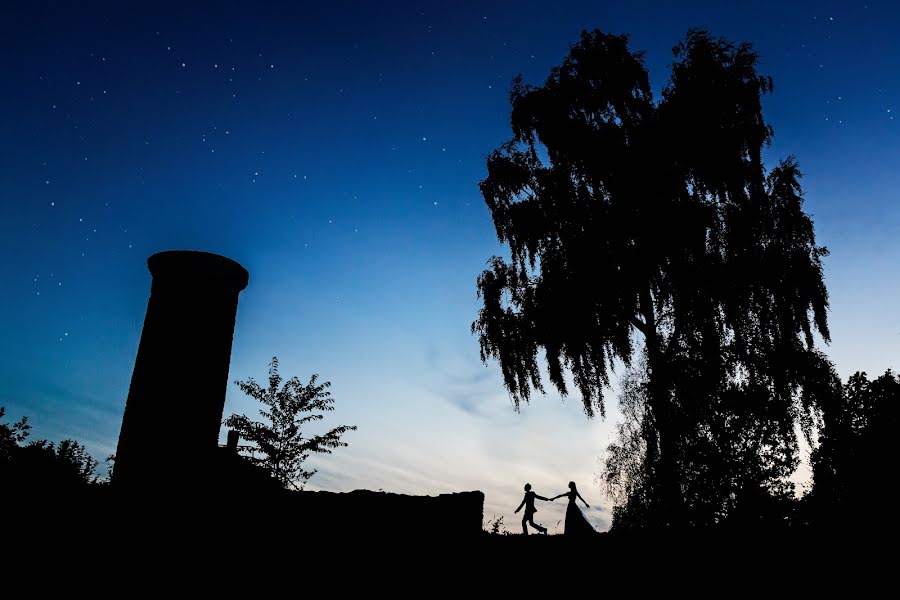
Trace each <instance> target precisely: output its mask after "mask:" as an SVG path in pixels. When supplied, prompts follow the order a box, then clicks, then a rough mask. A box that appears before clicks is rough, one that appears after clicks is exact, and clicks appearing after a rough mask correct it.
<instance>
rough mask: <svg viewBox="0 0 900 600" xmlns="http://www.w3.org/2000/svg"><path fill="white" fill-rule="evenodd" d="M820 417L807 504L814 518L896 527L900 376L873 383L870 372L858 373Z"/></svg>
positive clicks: (890, 374)
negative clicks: (841, 518) (843, 517)
mask: <svg viewBox="0 0 900 600" xmlns="http://www.w3.org/2000/svg"><path fill="white" fill-rule="evenodd" d="M819 417H820V419H821V422H820V424H819V425H820V428H819V432H820V434H819V440H818V441H819V443H818V445H817V447H816V448H815V450H814V451H813V453H812V460H811V462H812V469H813V489H812V492H811V493H810V494H809V497H808V498H806V499H805V500H806V501H807V504H809V505H810V507H811V509H812V518H813V519H814V520H817V521H819V522H826V523H827V522H829V521H830V520H831V519H833V518H834V516H835V515H836V514H843V515H848V514H849V515H851V517H852V518H853V519H856V520H861V521H863V522H868V523H870V522H872V521H882V525H883V524H884V523H883V521H884V520H885V519H888V520H889V521H890V522H892V523H894V524H896V523H897V522H898V519H897V517H896V516H895V513H896V511H895V507H894V504H895V502H896V492H897V487H898V484H897V482H896V478H895V477H894V476H893V472H894V471H895V469H896V465H897V462H898V460H900V447H898V446H897V442H896V432H897V430H898V427H900V376H898V375H896V374H894V373H893V372H892V371H891V370H888V371H887V372H885V373H884V374H883V375H881V376H880V377H876V378H875V379H872V380H869V378H868V376H867V375H866V373H864V372H857V373H855V374H853V375H852V376H850V378H848V380H847V382H846V383H845V384H844V385H843V387H842V388H840V393H838V394H835V395H832V396H831V397H830V398H829V401H828V402H827V403H823V405H822V407H821V411H820V412H819Z"/></svg>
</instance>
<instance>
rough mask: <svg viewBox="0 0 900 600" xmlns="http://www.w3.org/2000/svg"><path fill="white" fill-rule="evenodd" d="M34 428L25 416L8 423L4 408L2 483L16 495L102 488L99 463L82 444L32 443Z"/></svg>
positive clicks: (0, 418)
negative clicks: (100, 486)
mask: <svg viewBox="0 0 900 600" xmlns="http://www.w3.org/2000/svg"><path fill="white" fill-rule="evenodd" d="M30 430H31V425H30V424H29V423H28V417H27V416H24V417H22V418H21V419H20V420H18V421H15V422H7V418H6V409H5V408H4V407H2V406H0V483H2V487H3V489H4V490H7V491H10V492H12V493H17V492H18V493H23V492H25V493H28V494H29V495H32V494H34V493H44V492H48V491H49V492H56V491H64V490H78V489H84V488H85V487H87V486H90V485H102V484H105V483H107V480H101V479H100V476H99V474H98V466H99V463H98V461H97V460H96V459H94V458H93V457H92V456H91V455H90V454H88V452H87V449H86V448H85V447H84V446H82V445H81V444H79V443H78V442H76V441H74V440H71V439H64V440H62V441H61V442H59V443H55V442H49V441H47V440H43V439H41V440H29V439H28V438H29V437H30Z"/></svg>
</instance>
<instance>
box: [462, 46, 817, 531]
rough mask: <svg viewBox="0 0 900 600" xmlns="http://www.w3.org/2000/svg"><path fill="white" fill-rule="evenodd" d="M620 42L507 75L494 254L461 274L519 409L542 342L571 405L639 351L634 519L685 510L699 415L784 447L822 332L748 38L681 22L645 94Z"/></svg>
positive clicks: (799, 214)
mask: <svg viewBox="0 0 900 600" xmlns="http://www.w3.org/2000/svg"><path fill="white" fill-rule="evenodd" d="M627 41H628V40H627V36H616V35H608V34H604V33H602V32H600V31H597V30H595V31H593V32H583V33H582V35H581V39H580V41H579V42H578V43H577V44H575V45H574V46H573V47H572V48H571V50H570V53H569V55H568V57H567V58H566V59H565V60H564V61H563V63H562V65H561V66H559V67H556V68H554V69H553V70H552V71H551V74H550V76H549V77H548V78H547V80H546V82H545V83H544V85H543V86H540V87H533V86H529V85H526V84H524V83H523V82H522V80H521V78H516V80H515V81H514V83H513V87H512V91H511V94H510V102H511V106H512V113H511V124H512V132H513V138H512V140H510V141H509V142H507V143H505V144H504V145H502V146H501V147H500V148H499V149H497V150H495V151H494V152H492V153H491V154H490V155H489V156H488V159H487V170H488V174H487V177H486V178H485V179H484V180H483V181H482V182H481V184H480V187H481V192H482V195H483V196H484V199H485V201H486V203H487V206H488V208H489V209H490V211H491V216H492V218H493V221H494V224H495V226H496V230H497V235H498V238H499V240H500V241H501V242H502V243H506V244H508V246H509V250H510V258H509V259H508V260H505V259H503V258H499V257H494V258H492V259H491V261H490V268H489V269H488V270H486V271H484V272H483V273H482V274H481V276H480V277H479V278H478V293H479V297H480V298H481V299H482V300H483V307H482V309H481V310H480V312H479V315H478V319H477V320H476V321H475V322H474V323H473V325H472V329H473V332H475V333H477V334H478V336H479V339H480V345H481V356H482V360H484V361H487V360H488V359H490V358H494V359H496V360H497V361H498V362H499V363H500V366H501V369H502V372H503V377H504V383H505V385H506V387H507V389H508V390H509V392H510V394H511V395H512V397H513V399H514V402H515V405H516V408H517V409H518V407H519V404H520V402H522V401H526V402H527V401H528V400H529V397H530V393H531V389H532V388H533V389H535V390H537V391H541V392H543V391H544V387H543V383H542V377H541V370H540V365H539V352H540V351H543V358H544V359H545V361H546V367H547V371H548V374H549V379H550V382H551V384H552V385H553V386H554V387H555V388H556V390H557V391H558V392H559V393H560V394H562V395H566V394H567V393H568V391H569V390H568V385H567V383H566V372H569V373H571V376H572V381H573V382H574V385H575V386H576V387H577V389H578V391H579V392H580V393H581V396H582V401H583V405H584V409H585V412H586V413H587V416H588V417H592V416H593V415H594V413H595V411H599V412H600V413H601V415H602V414H603V412H604V406H603V402H602V388H603V387H604V385H606V384H607V383H608V381H609V374H610V371H611V370H612V367H613V364H614V361H616V360H617V359H618V360H621V361H623V362H624V363H625V364H626V365H628V364H631V363H632V361H633V360H634V358H635V357H636V356H640V357H641V359H642V361H641V364H642V378H641V384H640V387H641V393H640V395H639V396H637V397H636V398H637V399H638V400H637V401H638V402H639V403H640V404H641V409H640V410H641V422H640V423H639V424H637V425H636V427H637V431H639V432H640V435H641V439H642V441H641V451H642V452H643V453H644V454H643V458H642V459H641V461H639V462H643V464H644V466H643V467H642V470H643V472H644V479H643V480H642V482H641V486H642V487H643V490H644V493H645V496H646V499H647V500H648V502H649V504H648V505H647V506H646V507H645V509H646V510H645V517H646V518H645V523H646V524H648V525H654V526H666V525H675V524H686V523H690V522H692V521H694V519H693V518H692V517H691V516H690V512H691V510H690V509H692V508H694V507H695V506H696V502H695V499H694V498H691V497H690V493H691V491H690V490H689V489H686V488H685V485H684V482H685V481H686V479H687V478H689V476H690V475H691V473H692V472H697V476H698V477H700V476H702V474H701V473H700V472H701V471H703V469H704V468H705V466H704V464H703V463H704V461H706V462H708V461H709V460H711V458H710V456H711V455H710V452H712V451H713V450H714V449H715V448H716V447H717V446H718V445H719V444H720V443H721V442H722V440H721V439H719V437H721V435H722V434H721V432H719V431H716V430H715V420H716V418H717V419H719V421H721V422H723V423H726V424H729V423H731V419H732V416H733V415H732V414H731V413H730V412H729V411H732V410H733V409H735V410H736V409H738V408H739V409H740V411H743V412H744V413H746V416H745V417H744V421H745V422H746V423H747V424H748V426H750V424H751V423H755V424H760V423H762V422H765V425H764V426H763V427H764V428H766V432H767V433H766V435H765V436H764V441H762V442H761V443H760V444H759V446H761V447H757V448H755V449H753V450H749V449H748V450H747V453H748V454H755V456H756V458H755V459H754V460H757V461H758V460H761V457H762V455H763V454H765V453H766V452H768V451H769V450H770V449H772V448H777V449H778V452H780V453H781V454H782V455H783V459H780V460H781V464H780V466H779V467H778V469H777V471H778V472H784V471H786V470H787V469H788V468H789V466H790V464H792V460H793V459H791V460H787V457H790V456H791V455H793V454H794V453H795V451H796V439H795V435H794V424H795V422H796V421H797V419H798V418H799V415H800V414H801V413H808V412H809V410H810V409H811V404H810V402H812V401H813V398H812V397H811V396H810V394H809V393H802V392H801V388H802V386H803V384H804V383H805V382H807V381H809V380H810V378H811V377H812V375H811V374H810V373H811V372H812V371H816V370H817V369H818V368H819V367H820V364H821V360H822V357H821V356H820V355H819V354H817V353H816V352H815V350H814V338H813V334H814V332H815V331H818V333H819V334H820V335H821V336H822V338H824V339H825V340H826V341H827V340H828V339H829V333H828V327H827V323H826V309H827V305H828V298H827V292H826V289H825V284H824V282H823V278H822V265H821V259H822V257H823V256H825V255H826V254H827V251H826V250H825V248H823V247H821V246H818V245H817V244H816V242H815V235H814V231H813V224H812V221H811V220H810V218H809V217H808V215H807V214H806V213H805V212H804V211H803V210H802V194H801V188H800V183H799V180H800V171H799V168H798V166H797V163H796V162H795V161H794V160H793V158H789V159H787V160H786V161H783V162H781V163H780V164H779V165H778V166H777V167H776V168H774V169H772V170H771V171H770V172H768V173H766V170H765V168H764V167H763V164H762V159H761V151H762V147H763V146H764V145H766V144H767V143H768V142H769V139H770V137H771V135H772V129H771V127H770V126H769V125H768V124H766V122H765V121H764V119H763V116H762V112H761V103H760V98H761V96H762V95H763V94H765V93H767V92H769V91H770V90H771V89H772V81H771V79H770V78H767V77H763V76H760V75H759V74H758V73H757V71H756V65H757V55H756V53H755V52H754V51H753V50H752V47H751V46H750V45H749V44H739V45H735V44H733V43H730V42H728V41H725V40H723V39H716V38H713V37H711V36H710V35H709V34H708V33H707V32H705V31H703V30H698V29H692V30H690V31H689V32H688V34H687V36H686V38H685V40H684V41H683V42H681V43H679V44H678V45H677V46H675V48H674V54H675V62H674V64H673V66H672V73H671V78H670V81H669V84H668V86H667V87H666V88H665V89H664V90H663V94H662V99H661V100H659V101H658V102H657V101H654V100H653V98H652V95H651V91H650V86H649V80H648V74H647V71H646V69H645V67H644V64H643V56H642V54H641V53H638V52H632V51H631V50H629V48H628V44H627ZM636 342H640V343H638V344H637V345H636ZM736 395H737V396H736ZM710 406H715V407H716V409H715V411H713V412H711V411H710V409H709V407H710ZM714 417H715V418H714ZM746 434H747V437H748V439H749V438H750V437H752V436H751V435H750V433H749V431H748V432H746ZM717 436H718V437H717ZM701 442H702V443H701ZM707 442H708V443H707ZM731 443H732V444H736V443H738V442H737V441H736V440H732V442H731ZM703 446H707V449H705V450H704V449H703ZM763 448H765V450H764V449H763ZM632 449H633V448H631V447H625V448H623V449H622V451H624V452H628V451H631V450H632ZM698 450H701V451H700V452H699V453H698ZM731 493H734V488H733V486H732V489H730V490H729V494H731ZM720 504H721V502H720Z"/></svg>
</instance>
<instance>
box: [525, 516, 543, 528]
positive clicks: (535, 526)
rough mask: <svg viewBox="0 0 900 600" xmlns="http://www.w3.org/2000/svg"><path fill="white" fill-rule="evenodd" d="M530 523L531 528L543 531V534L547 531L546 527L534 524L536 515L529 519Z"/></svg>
mask: <svg viewBox="0 0 900 600" xmlns="http://www.w3.org/2000/svg"><path fill="white" fill-rule="evenodd" d="M528 522H529V523H531V526H532V527H534V528H535V529H537V530H538V531H541V532H544V531H547V528H546V527H541V526H540V525H538V524H537V523H535V522H534V515H531V516H530V517H528Z"/></svg>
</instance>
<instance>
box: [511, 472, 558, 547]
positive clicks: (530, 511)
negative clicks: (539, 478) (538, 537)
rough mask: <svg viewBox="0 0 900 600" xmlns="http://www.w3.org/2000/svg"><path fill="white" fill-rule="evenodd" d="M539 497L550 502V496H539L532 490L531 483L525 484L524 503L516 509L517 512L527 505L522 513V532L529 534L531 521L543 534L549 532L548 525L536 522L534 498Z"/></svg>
mask: <svg viewBox="0 0 900 600" xmlns="http://www.w3.org/2000/svg"><path fill="white" fill-rule="evenodd" d="M535 498H537V499H539V500H544V501H545V502H549V501H550V499H549V498H544V497H543V496H538V495H537V494H536V493H535V492H532V491H531V484H530V483H526V484H525V497H524V498H522V504H520V505H519V508H517V509H516V512H519V511H520V510H522V507H523V506H524V507H525V514H524V515H522V533H524V534H525V535H528V524H529V523H530V524H531V526H532V527H534V528H535V529H537V530H538V531H540V532H541V533H543V534H546V533H547V528H546V527H541V526H540V525H538V524H537V523H535V522H534V513H536V512H537V509H536V508H535V507H534V499H535Z"/></svg>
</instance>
